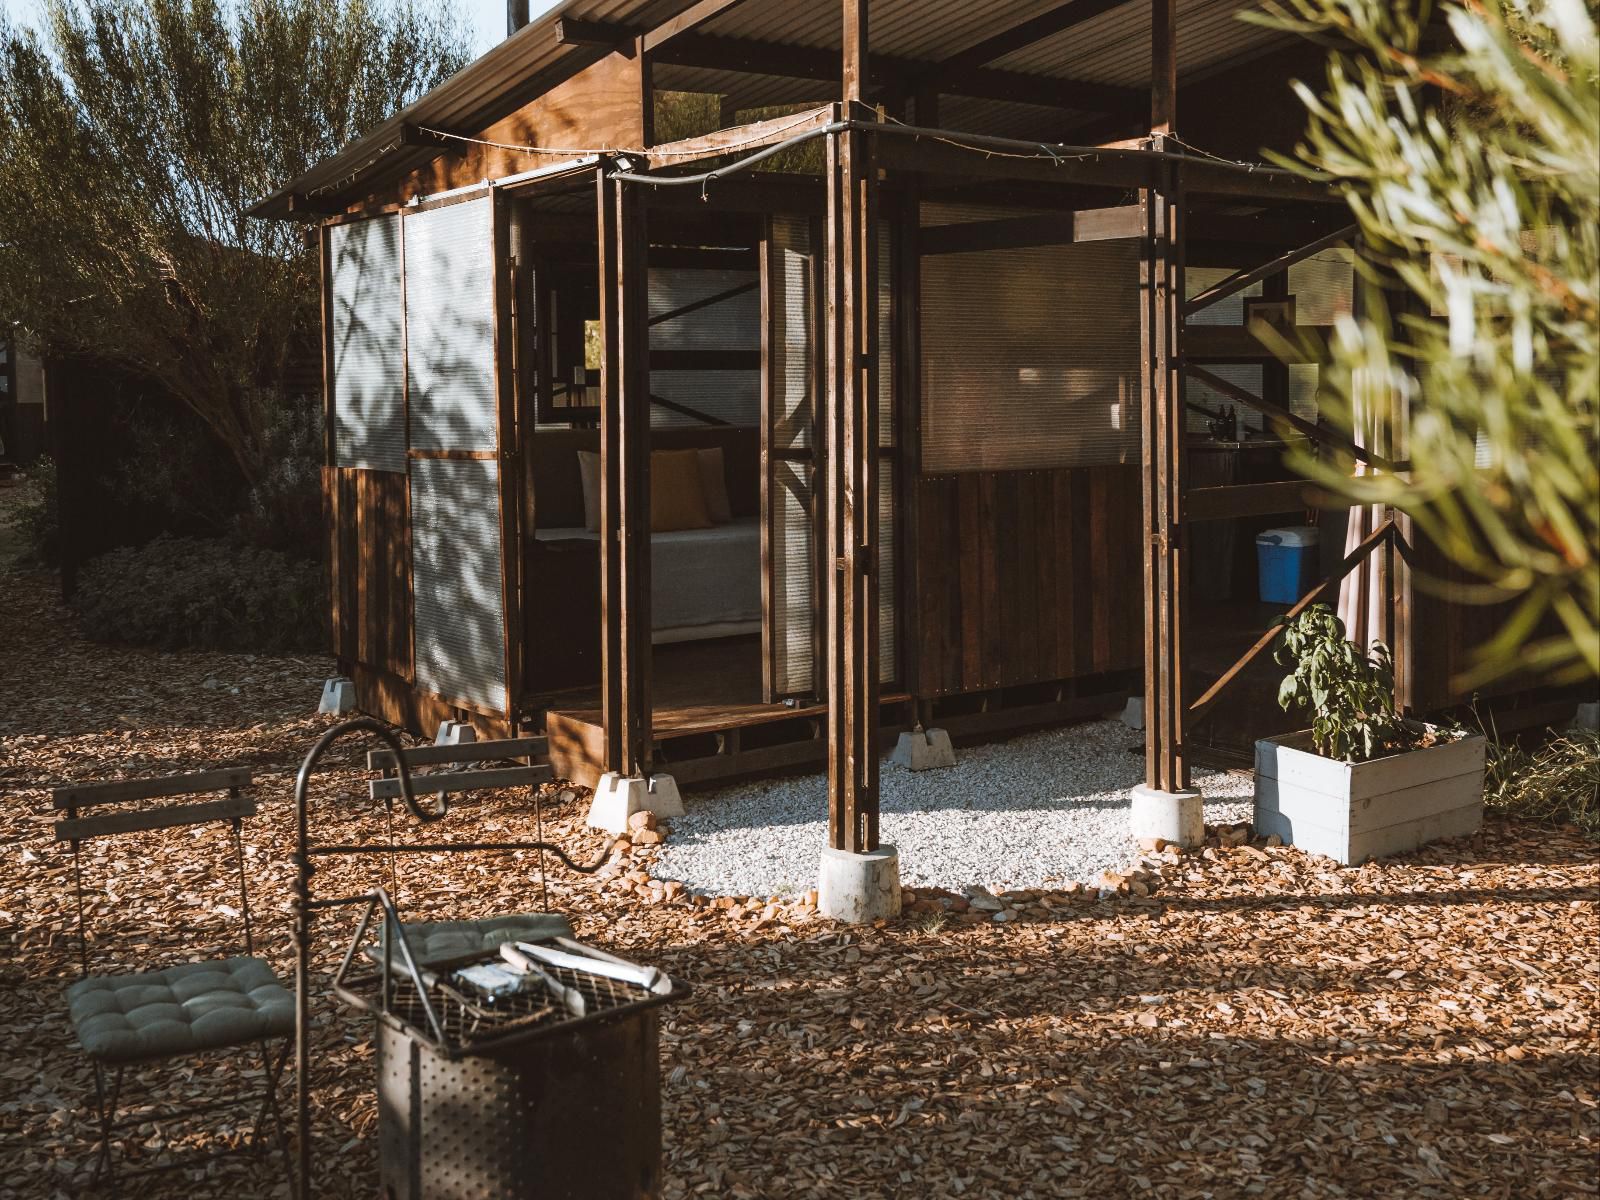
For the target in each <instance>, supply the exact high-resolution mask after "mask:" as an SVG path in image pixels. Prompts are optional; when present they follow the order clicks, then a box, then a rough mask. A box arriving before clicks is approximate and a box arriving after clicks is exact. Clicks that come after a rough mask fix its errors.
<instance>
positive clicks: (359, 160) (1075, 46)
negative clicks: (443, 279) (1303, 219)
mask: <svg viewBox="0 0 1600 1200" xmlns="http://www.w3.org/2000/svg"><path fill="white" fill-rule="evenodd" d="M690 2H691V0H563V2H562V3H559V4H557V5H556V6H555V7H554V8H553V9H551V10H550V11H549V12H548V13H546V14H544V15H543V16H541V17H540V18H539V19H538V20H536V21H535V22H533V23H531V24H530V25H528V26H527V27H526V28H524V29H522V30H519V31H518V32H517V33H516V34H515V35H513V36H512V37H510V38H507V39H506V40H505V41H503V42H501V43H500V44H499V45H497V46H495V47H494V48H493V49H491V50H490V51H489V52H488V53H487V54H485V55H483V56H482V57H481V58H479V59H478V60H477V61H475V62H473V63H472V64H470V65H469V66H468V67H466V68H465V69H464V70H462V71H461V72H459V73H458V74H456V75H454V76H452V77H451V78H450V79H448V80H446V81H445V82H444V83H442V84H440V85H439V86H438V87H437V88H435V89H434V90H433V91H432V92H429V93H428V94H427V95H426V96H423V97H422V98H421V99H419V100H417V101H416V102H415V103H413V104H411V105H409V106H408V107H407V108H405V109H404V110H402V111H401V112H399V113H397V114H396V115H395V116H394V117H392V118H390V119H389V120H388V121H385V122H384V123H383V124H382V125H380V126H379V127H378V128H376V129H374V130H373V131H372V132H370V133H368V134H366V135H365V136H363V137H362V138H360V139H358V140H357V141H355V142H353V143H351V144H350V145H349V146H346V147H345V148H344V149H343V150H341V151H339V153H337V154H335V155H333V156H332V157H330V158H328V159H326V160H324V161H323V162H321V163H318V164H317V165H316V166H315V167H313V168H312V169H311V170H309V171H307V172H306V173H305V174H303V175H302V176H300V177H299V178H298V179H296V180H294V181H293V182H292V183H290V184H288V185H287V186H286V187H284V188H283V189H281V190H280V191H278V192H276V193H274V194H273V195H272V196H271V197H269V198H268V199H266V200H265V201H262V202H261V203H259V204H257V205H256V206H255V207H254V208H253V209H252V210H251V211H252V213H253V214H254V215H257V216H268V217H284V216H288V215H290V205H289V197H290V195H291V194H299V195H315V194H319V193H321V194H326V195H328V196H331V197H339V196H341V195H343V194H344V193H346V192H348V191H350V190H351V189H352V186H353V183H354V180H355V177H356V176H357V175H359V174H362V173H365V172H368V171H369V170H370V169H371V168H372V167H373V166H374V165H375V164H376V163H379V162H381V163H382V164H383V167H382V172H381V173H382V174H383V175H385V176H387V177H391V178H392V177H393V176H394V175H395V174H397V173H399V172H401V171H403V170H407V169H411V168H413V167H415V166H419V165H421V164H422V163H424V162H427V161H428V160H429V159H431V158H432V157H434V155H435V153H436V152H435V151H433V150H431V149H429V148H427V147H413V146H403V145H401V142H400V139H401V133H402V129H403V127H404V126H405V125H407V124H415V125H426V126H429V127H433V128H445V129H457V130H474V131H475V130H478V129H482V128H483V127H485V126H487V125H489V124H491V123H492V122H493V121H495V120H497V119H498V118H500V117H502V116H504V115H506V114H507V113H509V112H511V111H513V110H514V109H516V108H518V107H520V106H521V105H523V104H526V103H527V102H528V101H529V100H530V99H532V98H533V97H535V96H537V95H539V94H541V93H542V92H544V91H546V90H548V89H549V88H550V87H552V86H554V85H555V84H556V83H557V82H559V81H561V80H563V79H565V78H568V77H570V75H571V74H573V73H574V72H575V71H577V70H579V69H581V68H582V67H583V66H586V65H588V64H589V63H590V62H594V61H597V60H598V59H600V58H602V57H604V56H605V54H606V53H607V52H606V51H605V50H604V49H603V48H598V47H590V46H562V45H559V44H557V42H556V32H555V30H556V22H557V21H558V19H560V18H562V17H569V18H575V19H582V20H586V21H597V22H604V23H610V24H616V25H621V26H627V27H633V28H646V27H653V26H655V25H657V24H659V23H660V22H661V21H662V20H664V19H666V18H667V17H668V16H671V15H672V14H674V13H676V12H680V11H682V10H684V9H686V8H687V7H689V4H690ZM1059 3H1060V0H988V2H987V3H982V2H980V3H974V2H973V0H873V5H872V9H871V43H872V50H873V52H874V53H877V54H882V55H886V56H890V57H894V58H897V59H904V60H912V61H915V62H919V63H920V62H926V63H928V64H930V65H932V64H936V63H938V62H941V61H944V60H945V59H948V58H950V57H951V56H953V55H955V54H958V53H960V52H961V51H963V50H965V49H968V48H969V47H971V46H973V45H976V44H977V43H979V42H981V41H983V40H984V39H985V38H987V37H990V36H992V35H993V34H995V33H997V32H1000V31H1003V30H1006V29H1010V28H1012V27H1013V26H1015V25H1017V24H1019V23H1020V22H1022V21H1025V20H1028V19H1029V18H1031V17H1035V16H1038V15H1040V14H1041V13H1045V12H1048V11H1050V10H1052V9H1054V8H1055V7H1056V6H1057V5H1058V4H1059ZM1254 6H1255V4H1254V0H1249V2H1241V0H1178V68H1179V77H1180V79H1181V80H1183V81H1185V82H1187V81H1189V80H1191V79H1193V78H1198V77H1201V76H1203V75H1205V74H1208V73H1210V72H1212V71H1214V70H1217V69H1219V68H1220V67H1222V66H1224V65H1229V64H1232V63H1235V62H1239V61H1243V60H1245V59H1248V58H1251V57H1254V56H1256V55H1257V54H1260V53H1262V52H1263V51H1265V50H1267V49H1270V48H1271V47H1273V46H1275V45H1281V44H1285V43H1287V42H1288V41H1290V40H1292V39H1291V35H1287V34H1282V33H1276V32H1273V31H1270V30H1265V29H1262V28H1260V27H1259V26H1255V25H1249V24H1246V23H1245V22H1243V21H1241V20H1239V19H1238V14H1239V13H1240V12H1241V11H1242V10H1244V9H1246V8H1250V7H1254ZM696 32H697V34H698V33H702V32H703V33H705V34H707V35H715V36H720V37H729V38H738V39H740V40H741V41H744V42H754V43H761V44H765V45H769V46H773V47H779V48H781V47H784V46H789V47H802V48H807V49H811V50H829V49H837V48H838V46H839V44H840V32H841V20H840V10H839V7H838V5H836V4H834V3H831V2H830V0H812V2H810V3H800V4H797V3H795V0H745V3H743V4H739V5H737V6H735V7H734V8H733V9H731V10H729V11H728V12H726V13H724V14H722V15H721V16H718V17H716V18H714V19H712V20H711V21H708V22H707V23H706V24H705V25H704V26H702V27H701V29H700V30H699V31H696ZM691 36H695V35H691ZM1149 37H1150V5H1149V2H1148V0H1129V3H1126V4H1123V5H1120V6H1119V7H1117V8H1114V9H1112V10H1110V11H1109V12H1106V13H1103V14H1101V15H1100V16H1097V17H1094V18H1092V19H1090V20H1088V21H1085V22H1084V23H1083V24H1081V25H1078V26H1076V27H1074V28H1072V29H1069V30H1067V31H1065V32H1063V33H1061V34H1058V35H1055V36H1053V37H1050V38H1046V39H1044V40H1043V41H1040V42H1037V43H1035V44H1033V45H1031V46H1028V47H1026V48H1025V49H1022V50H1018V51H1016V52H1014V53H1012V54H1009V55H1006V56H1004V57H1003V58H1000V59H998V60H997V61H996V62H994V63H991V64H990V67H991V68H1001V69H1005V70H1008V71H1011V72H1015V73H1017V74H1020V75H1028V76H1033V77H1036V78H1038V79H1041V80H1055V81H1076V82H1083V83H1091V84H1105V85H1108V86H1120V87H1139V86H1141V85H1148V83H1149V80H1150V54H1149ZM656 70H657V75H656V83H657V86H658V87H661V88H665V89H671V90H681V91H705V92H714V93H717V94H722V95H728V96H731V97H732V98H733V99H734V101H735V102H736V104H737V105H738V107H740V108H755V107H759V106H763V105H772V104H787V103H798V102H806V101H825V100H829V99H833V98H834V96H833V93H834V92H835V91H836V89H837V85H836V84H833V83H830V82H828V81H823V80H808V79H795V78H788V77H774V76H767V75H751V74H747V73H744V72H738V71H727V70H720V69H715V68H706V67H687V66H676V65H667V64H662V65H660V66H658V67H657V69H656ZM1006 107H1008V106H1004V105H997V104H995V103H994V102H992V101H991V102H988V103H985V102H982V101H971V100H965V99H963V100H960V101H958V102H957V104H956V106H955V108H953V109H952V110H951V111H952V113H955V112H960V113H961V114H962V116H961V121H962V127H963V128H966V129H968V130H969V131H971V132H979V131H980V130H979V129H978V128H977V127H976V126H978V125H981V126H982V129H981V131H982V132H996V133H1001V132H1006V133H1011V132H1016V133H1025V132H1028V130H1027V116H1028V114H1029V112H1030V111H1037V110H1031V109H1030V108H1029V107H1027V106H1018V105H1012V106H1009V107H1011V108H1012V109H1014V111H1012V112H1011V113H1009V114H1007V113H1006V112H1005V111H1004V109H1005V108H1006ZM952 119H954V118H952Z"/></svg>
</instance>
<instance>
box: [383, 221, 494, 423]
mask: <svg viewBox="0 0 1600 1200" xmlns="http://www.w3.org/2000/svg"><path fill="white" fill-rule="evenodd" d="M491 212H492V209H491V206H490V203H489V201H488V200H487V199H482V200H469V201H467V202H466V203H464V204H453V205H450V206H448V207H446V208H435V209H430V210H428V211H426V212H419V213H408V214H407V215H406V217H405V224H406V231H405V236H406V371H407V378H408V379H409V381H410V393H409V404H410V410H411V446H412V448H413V449H417V450H493V449H495V448H496V445H497V442H498V429H497V423H496V419H495V413H496V406H495V386H494V269H493V263H492V253H493V250H494V236H493V229H492V228H491V224H490V221H491Z"/></svg>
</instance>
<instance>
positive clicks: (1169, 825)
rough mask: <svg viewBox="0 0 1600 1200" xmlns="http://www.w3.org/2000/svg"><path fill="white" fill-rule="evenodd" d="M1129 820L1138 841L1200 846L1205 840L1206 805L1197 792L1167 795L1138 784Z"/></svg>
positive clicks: (1191, 790) (1189, 791)
mask: <svg viewBox="0 0 1600 1200" xmlns="http://www.w3.org/2000/svg"><path fill="white" fill-rule="evenodd" d="M1131 800H1132V803H1131V805H1130V809H1129V814H1128V819H1129V825H1130V827H1131V832H1132V834H1133V836H1134V837H1135V838H1139V839H1141V840H1143V839H1150V840H1157V839H1159V840H1160V841H1162V842H1163V843H1166V842H1176V843H1177V844H1179V845H1183V846H1198V845H1199V844H1200V843H1201V842H1203V841H1204V840H1205V836H1206V830H1205V804H1204V801H1203V799H1202V798H1201V795H1200V793H1199V792H1198V791H1195V790H1194V789H1193V788H1185V789H1184V790H1182V791H1177V792H1164V791H1162V790H1161V789H1159V788H1153V787H1149V786H1148V785H1146V784H1142V783H1141V784H1138V785H1137V786H1136V787H1134V789H1133V792H1132V794H1131Z"/></svg>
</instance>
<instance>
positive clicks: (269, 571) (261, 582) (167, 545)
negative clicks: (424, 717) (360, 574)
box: [72, 537, 327, 654]
mask: <svg viewBox="0 0 1600 1200" xmlns="http://www.w3.org/2000/svg"><path fill="white" fill-rule="evenodd" d="M72 603H73V607H74V608H75V609H76V610H77V612H78V617H79V620H80V621H81V622H82V624H83V628H84V631H85V632H86V633H87V634H88V635H89V636H90V637H92V638H95V639H96V640H98V641H106V642H129V643H133V644H135V645H142V646H157V647H160V648H162V649H167V650H175V649H181V648H185V647H189V648H194V649H203V650H234V651H248V652H251V653H258V654H270V653H277V652H293V651H314V650H320V649H322V648H323V647H324V646H325V645H326V643H327V637H326V633H325V629H324V613H325V609H326V605H325V603H324V587H323V573H322V569H321V568H320V567H319V566H318V565H317V564H315V563H311V562H305V561H303V560H299V559H294V558H290V557H289V556H288V555H285V554H281V553H278V552H276V551H273V550H263V549H260V548H258V547H254V546H246V545H241V544H239V543H236V542H231V541H227V540H224V539H221V538H174V537H158V538H156V539H155V540H154V541H151V542H148V543H146V544H145V545H143V546H137V547H128V548H125V549H121V550H113V551H111V552H110V553H109V554H103V555H101V556H100V557H99V558H96V559H93V560H91V561H90V562H89V563H87V564H85V566H84V567H83V569H82V570H81V571H80V572H79V575H78V587H77V591H76V593H75V594H74V596H73V601H72Z"/></svg>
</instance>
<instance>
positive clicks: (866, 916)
mask: <svg viewBox="0 0 1600 1200" xmlns="http://www.w3.org/2000/svg"><path fill="white" fill-rule="evenodd" d="M817 911H818V912H819V913H821V914H822V915H823V916H825V917H832V918H833V919H834V920H837V921H847V922H851V923H854V924H863V923H868V922H873V921H878V920H882V919H884V918H887V917H897V916H899V915H900V855H899V852H898V851H896V850H895V848H894V847H893V846H879V847H878V849H876V850H873V851H869V852H868V853H866V854H854V853H851V852H850V851H848V850H836V849H834V848H833V847H832V846H829V847H828V848H826V849H825V850H823V852H822V861H821V863H820V873H819V877H818V881H817Z"/></svg>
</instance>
